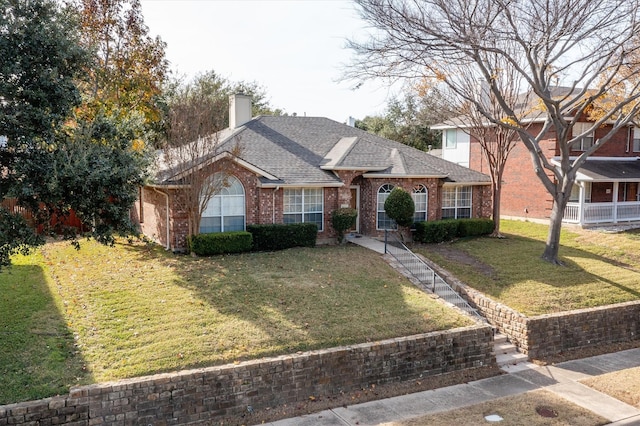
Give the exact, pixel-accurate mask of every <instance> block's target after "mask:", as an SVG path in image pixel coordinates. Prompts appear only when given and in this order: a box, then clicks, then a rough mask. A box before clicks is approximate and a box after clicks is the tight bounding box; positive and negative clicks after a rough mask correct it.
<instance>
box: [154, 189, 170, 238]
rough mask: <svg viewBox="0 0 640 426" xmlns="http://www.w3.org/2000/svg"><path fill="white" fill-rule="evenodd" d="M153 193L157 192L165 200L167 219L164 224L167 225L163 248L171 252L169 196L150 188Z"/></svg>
mask: <svg viewBox="0 0 640 426" xmlns="http://www.w3.org/2000/svg"><path fill="white" fill-rule="evenodd" d="M151 188H152V189H153V190H154V191H155V192H157V193H158V194H162V195H164V199H165V206H166V209H167V218H166V223H167V245H166V246H165V250H167V251H169V250H171V241H170V238H171V232H170V229H169V194H167V193H166V192H162V191H160V190H159V189H158V188H156V187H154V186H152V187H151Z"/></svg>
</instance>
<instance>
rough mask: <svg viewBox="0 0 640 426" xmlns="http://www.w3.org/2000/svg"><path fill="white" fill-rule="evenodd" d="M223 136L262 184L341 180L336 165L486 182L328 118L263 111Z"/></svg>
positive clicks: (163, 179) (164, 178)
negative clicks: (259, 173) (238, 150)
mask: <svg viewBox="0 0 640 426" xmlns="http://www.w3.org/2000/svg"><path fill="white" fill-rule="evenodd" d="M224 137H225V138H224V139H223V140H222V142H221V145H220V150H219V152H220V151H224V150H230V149H231V146H232V145H234V144H235V143H236V142H235V141H239V143H240V146H241V147H242V152H241V154H240V158H241V159H242V160H243V161H244V162H246V163H249V164H250V165H252V166H253V167H255V168H257V169H259V170H260V171H263V172H265V173H266V174H269V175H271V178H265V177H262V178H261V181H262V182H263V183H269V182H272V183H277V184H281V185H293V186H304V185H314V186H316V185H322V186H330V185H339V184H341V181H340V179H339V178H338V177H337V176H336V175H335V174H334V173H333V172H332V170H340V169H341V170H365V171H367V173H371V174H375V175H376V176H380V175H384V176H389V177H407V176H415V177H440V178H444V179H446V181H448V182H457V183H489V182H490V179H489V177H488V176H487V175H484V174H482V173H479V172H476V171H473V170H471V169H468V168H466V167H462V166H459V165H457V164H454V163H451V162H449V161H446V160H443V159H441V158H438V157H434V156H432V155H429V154H427V153H426V152H423V151H420V150H417V149H415V148H412V147H409V146H406V145H403V144H400V143H398V142H394V141H391V140H388V139H384V138H381V137H378V136H375V135H372V134H370V133H368V132H365V131H363V130H360V129H357V128H355V127H351V126H348V125H346V124H341V123H338V122H336V121H333V120H330V119H328V118H319V117H287V116H285V117H271V116H261V117H257V118H254V119H252V120H251V121H249V122H248V123H245V124H244V125H243V126H241V127H239V128H238V129H236V130H235V131H234V132H233V133H230V132H228V131H227V133H226V134H225V136H224ZM328 154H330V155H329V156H328ZM331 157H333V158H331ZM322 167H324V168H325V169H326V170H324V169H323V168H322ZM158 177H159V178H160V179H159V180H160V181H159V182H158V183H164V184H169V183H172V176H171V173H167V171H166V170H165V171H164V172H163V173H160V174H159V175H158ZM273 177H276V178H277V179H276V180H274V179H273Z"/></svg>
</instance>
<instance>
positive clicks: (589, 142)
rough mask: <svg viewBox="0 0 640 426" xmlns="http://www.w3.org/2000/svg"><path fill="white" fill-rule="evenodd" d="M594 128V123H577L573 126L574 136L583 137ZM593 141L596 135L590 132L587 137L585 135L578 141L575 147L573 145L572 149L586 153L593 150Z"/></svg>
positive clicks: (574, 144)
mask: <svg viewBox="0 0 640 426" xmlns="http://www.w3.org/2000/svg"><path fill="white" fill-rule="evenodd" d="M591 126H593V123H576V124H574V125H573V134H574V136H578V135H581V134H583V133H585V132H586V131H587V130H589V128H590V127H591ZM593 141H594V134H593V132H589V133H587V134H586V135H584V136H583V137H581V138H580V139H578V140H576V141H575V142H574V143H573V145H572V147H571V148H572V149H573V150H574V151H586V150H587V149H589V148H591V147H592V146H593Z"/></svg>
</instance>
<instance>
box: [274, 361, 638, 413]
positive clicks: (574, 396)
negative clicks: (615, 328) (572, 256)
mask: <svg viewBox="0 0 640 426" xmlns="http://www.w3.org/2000/svg"><path fill="white" fill-rule="evenodd" d="M633 367H640V349H630V350H626V351H621V352H615V353H612V354H606V355H599V356H594V357H590V358H584V359H580V360H575V361H567V362H563V363H559V364H556V365H553V366H544V367H540V366H536V365H534V364H531V363H525V364H524V366H521V367H520V368H518V369H517V371H514V372H512V373H509V374H504V375H501V376H496V377H491V378H488V379H483V380H478V381H475V382H469V383H467V384H460V385H455V386H448V387H445V388H440V389H435V390H429V391H424V392H417V393H413V394H409V395H403V396H398V397H394V398H388V399H383V400H379V401H371V402H367V403H364V404H358V405H352V406H347V407H340V408H334V409H332V410H325V411H322V412H319V413H315V414H310V415H305V416H300V417H296V418H292V419H286V420H280V421H277V422H273V423H268V424H270V425H272V426H315V425H319V426H329V425H336V426H338V425H339V426H350V425H353V426H355V425H359V426H363V425H378V424H380V423H386V422H393V421H400V420H407V419H410V418H414V417H419V416H423V415H426V414H433V413H440V412H443V411H449V410H453V409H457V408H462V407H467V406H470V405H475V404H479V403H482V402H486V401H489V400H492V399H496V398H501V397H505V396H512V395H518V394H521V393H524V392H529V391H533V390H537V389H545V390H547V391H550V392H553V393H555V394H557V395H558V396H560V397H562V398H564V399H566V400H568V401H571V402H573V403H574V404H577V405H579V406H582V407H584V408H586V409H588V410H590V411H592V412H594V413H596V414H599V415H600V416H602V417H604V418H606V419H608V420H609V421H610V422H611V423H610V424H611V425H617V426H621V425H640V410H639V409H637V408H635V407H632V406H630V405H627V404H625V403H624V402H622V401H619V400H617V399H615V398H612V397H610V396H608V395H605V394H603V393H600V392H598V391H596V390H593V389H591V388H589V387H587V386H585V385H583V384H581V383H579V380H582V379H585V378H588V377H592V376H597V375H600V374H605V373H610V372H614V371H620V370H625V369H628V368H633ZM496 424H499V423H496Z"/></svg>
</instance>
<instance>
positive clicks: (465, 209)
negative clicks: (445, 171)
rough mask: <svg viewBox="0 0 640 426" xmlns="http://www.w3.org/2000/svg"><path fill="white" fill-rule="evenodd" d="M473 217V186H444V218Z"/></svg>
mask: <svg viewBox="0 0 640 426" xmlns="http://www.w3.org/2000/svg"><path fill="white" fill-rule="evenodd" d="M470 217H471V187H470V186H453V187H449V186H448V187H443V188H442V218H443V219H467V218H470Z"/></svg>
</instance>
